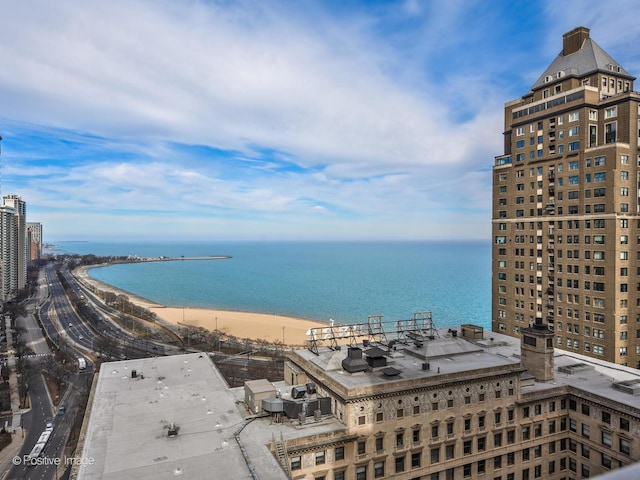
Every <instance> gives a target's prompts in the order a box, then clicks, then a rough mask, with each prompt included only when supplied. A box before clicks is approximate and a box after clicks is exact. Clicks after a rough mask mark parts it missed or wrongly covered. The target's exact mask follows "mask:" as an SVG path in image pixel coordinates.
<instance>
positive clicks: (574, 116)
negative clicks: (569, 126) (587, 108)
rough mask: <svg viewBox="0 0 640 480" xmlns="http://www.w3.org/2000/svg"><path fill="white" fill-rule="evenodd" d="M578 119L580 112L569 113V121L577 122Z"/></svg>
mask: <svg viewBox="0 0 640 480" xmlns="http://www.w3.org/2000/svg"><path fill="white" fill-rule="evenodd" d="M578 120H580V112H571V113H569V121H570V122H577V121H578Z"/></svg>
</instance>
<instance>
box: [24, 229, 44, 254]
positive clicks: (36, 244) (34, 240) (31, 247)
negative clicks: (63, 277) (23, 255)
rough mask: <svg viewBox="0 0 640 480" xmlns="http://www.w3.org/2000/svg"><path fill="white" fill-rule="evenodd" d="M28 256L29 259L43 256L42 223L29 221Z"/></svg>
mask: <svg viewBox="0 0 640 480" xmlns="http://www.w3.org/2000/svg"><path fill="white" fill-rule="evenodd" d="M27 257H28V260H29V261H32V260H38V259H39V258H40V257H42V224H41V223H39V222H27Z"/></svg>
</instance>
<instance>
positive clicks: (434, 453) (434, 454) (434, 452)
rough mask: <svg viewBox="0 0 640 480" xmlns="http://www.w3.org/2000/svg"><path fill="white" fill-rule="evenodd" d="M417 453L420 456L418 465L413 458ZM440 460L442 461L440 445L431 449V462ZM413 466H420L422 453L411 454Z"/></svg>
mask: <svg viewBox="0 0 640 480" xmlns="http://www.w3.org/2000/svg"><path fill="white" fill-rule="evenodd" d="M416 455H417V456H418V462H417V463H418V464H417V465H416V464H415V463H414V458H413V457H414V456H416ZM439 461H440V447H437V448H432V449H431V463H438V462H439ZM411 466H412V467H414V468H415V467H419V466H420V454H419V453H418V454H415V453H414V454H413V455H412V456H411Z"/></svg>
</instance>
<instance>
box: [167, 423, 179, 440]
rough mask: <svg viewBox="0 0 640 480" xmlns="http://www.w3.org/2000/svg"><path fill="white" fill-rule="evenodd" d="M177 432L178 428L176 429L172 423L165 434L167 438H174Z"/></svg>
mask: <svg viewBox="0 0 640 480" xmlns="http://www.w3.org/2000/svg"><path fill="white" fill-rule="evenodd" d="M178 430H180V427H178V426H177V425H176V424H175V423H174V422H171V423H170V424H169V431H168V432H167V436H168V437H176V436H177V435H178Z"/></svg>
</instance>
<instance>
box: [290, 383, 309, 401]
mask: <svg viewBox="0 0 640 480" xmlns="http://www.w3.org/2000/svg"><path fill="white" fill-rule="evenodd" d="M306 394H307V387H306V386H298V387H293V388H292V389H291V398H293V399H298V398H302V397H304V396H305V395H306Z"/></svg>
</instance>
